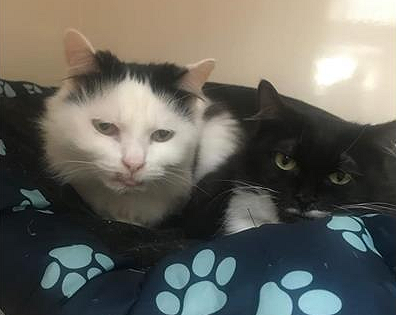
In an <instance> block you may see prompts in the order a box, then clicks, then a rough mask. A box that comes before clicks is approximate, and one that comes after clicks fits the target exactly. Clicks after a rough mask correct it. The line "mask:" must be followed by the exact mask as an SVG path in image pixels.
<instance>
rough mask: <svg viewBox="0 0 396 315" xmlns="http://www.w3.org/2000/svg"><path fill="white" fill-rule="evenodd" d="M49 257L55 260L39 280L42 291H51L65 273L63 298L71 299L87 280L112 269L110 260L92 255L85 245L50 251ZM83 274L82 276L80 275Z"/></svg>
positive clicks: (99, 255)
mask: <svg viewBox="0 0 396 315" xmlns="http://www.w3.org/2000/svg"><path fill="white" fill-rule="evenodd" d="M48 254H49V256H51V257H52V258H55V261H53V262H51V263H50V264H49V265H48V266H47V268H46V269H45V271H44V275H43V278H42V279H41V283H40V284H41V287H42V288H43V289H51V288H53V287H54V286H55V285H56V283H58V281H59V279H60V278H61V274H64V273H65V272H66V275H65V276H64V278H63V280H62V285H61V290H62V294H63V295H64V296H65V297H68V298H69V297H71V296H72V295H73V294H74V293H75V292H76V291H77V290H78V289H80V288H81V287H82V286H83V285H84V284H85V283H86V282H87V280H89V279H92V278H93V277H95V276H97V275H99V274H101V273H102V272H103V271H108V270H111V269H113V268H114V263H113V261H112V259H111V258H110V257H108V256H106V255H104V254H102V253H95V254H93V249H92V248H91V247H89V246H87V245H81V244H80V245H71V246H65V247H58V248H55V249H53V250H51V251H50V252H49V253H48ZM83 272H85V273H84V274H82V273H83Z"/></svg>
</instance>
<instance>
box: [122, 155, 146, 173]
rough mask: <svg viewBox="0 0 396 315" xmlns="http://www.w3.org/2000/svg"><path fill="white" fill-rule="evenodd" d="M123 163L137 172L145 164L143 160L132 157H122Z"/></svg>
mask: <svg viewBox="0 0 396 315" xmlns="http://www.w3.org/2000/svg"><path fill="white" fill-rule="evenodd" d="M122 164H124V166H125V167H126V168H127V169H128V170H129V171H130V172H131V173H134V172H137V171H138V170H140V169H141V168H143V166H144V161H143V160H131V159H126V158H123V159H122Z"/></svg>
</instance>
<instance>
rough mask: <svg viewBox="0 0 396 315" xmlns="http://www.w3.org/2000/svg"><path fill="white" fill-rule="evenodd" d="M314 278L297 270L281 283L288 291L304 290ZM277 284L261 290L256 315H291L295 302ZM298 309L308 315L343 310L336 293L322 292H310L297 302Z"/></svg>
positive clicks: (267, 285) (287, 275)
mask: <svg viewBox="0 0 396 315" xmlns="http://www.w3.org/2000/svg"><path fill="white" fill-rule="evenodd" d="M312 280H313V276H312V274H311V273H309V272H307V271H304V270H295V271H291V272H289V273H288V274H286V275H285V276H284V277H283V278H282V279H281V281H280V284H281V287H283V288H284V289H287V290H297V289H302V288H305V287H307V286H309V285H310V284H311V282H312ZM281 287H280V286H278V285H277V284H276V283H275V282H267V283H265V284H264V285H263V286H262V287H261V289H260V300H259V305H258V308H257V312H256V315H273V314H276V315H291V314H292V312H293V300H292V298H291V297H290V295H289V294H288V293H287V292H285V290H283V289H282V288H281ZM297 306H298V308H299V309H300V310H301V311H302V312H303V313H305V314H307V315H334V314H337V313H338V312H339V311H340V310H341V308H342V302H341V300H340V298H339V297H338V296H337V295H335V294H334V293H332V292H330V291H327V290H322V289H315V290H308V291H306V292H304V293H303V294H302V295H301V296H300V298H299V299H298V302H297Z"/></svg>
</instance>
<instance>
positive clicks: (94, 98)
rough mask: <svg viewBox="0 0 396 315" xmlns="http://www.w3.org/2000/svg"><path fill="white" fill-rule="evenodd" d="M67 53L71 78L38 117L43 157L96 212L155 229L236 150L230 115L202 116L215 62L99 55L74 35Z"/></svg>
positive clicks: (234, 124)
mask: <svg viewBox="0 0 396 315" xmlns="http://www.w3.org/2000/svg"><path fill="white" fill-rule="evenodd" d="M65 52H66V59H67V63H68V66H69V75H70V77H69V78H68V79H67V80H65V81H64V82H63V84H62V86H61V88H60V89H59V90H58V92H57V93H56V94H55V95H54V96H53V97H51V98H50V99H49V100H48V101H47V103H46V111H45V114H44V115H43V117H42V118H41V121H40V123H41V127H42V131H43V138H44V142H45V152H46V159H47V162H48V164H49V167H50V170H51V171H52V172H53V173H54V174H55V175H56V177H58V178H59V179H60V180H61V181H62V182H63V183H70V184H71V185H72V186H73V187H74V188H75V189H76V190H77V191H78V193H79V194H80V195H81V196H82V198H83V199H84V200H85V201H86V202H87V203H88V204H89V205H90V206H91V207H92V209H93V210H94V211H95V212H97V213H98V214H99V215H100V216H102V217H104V218H109V219H113V220H117V221H123V222H127V223H133V224H138V225H144V226H152V225H155V224H158V223H160V222H161V220H163V219H164V218H165V217H166V216H167V215H168V214H170V213H171V212H172V211H173V210H175V209H176V208H177V207H178V206H180V205H182V204H183V203H184V202H185V201H186V200H187V199H188V198H189V195H190V191H191V188H192V187H193V185H194V181H197V180H198V179H200V178H201V177H203V176H204V175H205V174H206V173H207V172H210V171H211V170H212V169H216V168H217V167H218V165H219V164H221V163H222V161H223V160H224V159H226V158H227V156H228V155H230V154H232V153H233V152H234V150H235V148H236V147H237V142H238V137H239V136H238V130H239V129H238V128H239V127H238V124H237V122H236V121H235V120H234V119H233V118H232V116H231V115H230V114H228V113H227V112H219V113H218V114H216V115H211V116H210V117H209V116H208V115H206V114H205V113H206V111H207V110H208V109H209V108H211V103H210V102H209V101H208V100H207V99H206V98H205V97H204V95H203V93H202V91H201V87H202V86H203V84H204V83H205V81H206V79H207V78H208V76H209V74H210V73H211V71H212V70H213V68H214V61H213V60H212V59H207V60H203V61H201V62H199V63H196V64H193V65H189V66H186V67H179V66H176V65H173V64H147V65H145V64H137V63H124V62H122V61H120V60H119V59H118V58H117V57H115V56H114V55H112V54H111V53H110V52H104V51H97V52H95V50H94V49H93V47H92V45H91V44H90V43H89V42H88V40H87V39H86V38H85V37H84V36H83V35H81V34H80V33H78V32H77V31H75V30H69V31H68V32H67V33H66V36H65ZM208 134H210V135H211V136H210V137H209V136H208ZM198 150H199V152H198ZM208 153H209V154H208Z"/></svg>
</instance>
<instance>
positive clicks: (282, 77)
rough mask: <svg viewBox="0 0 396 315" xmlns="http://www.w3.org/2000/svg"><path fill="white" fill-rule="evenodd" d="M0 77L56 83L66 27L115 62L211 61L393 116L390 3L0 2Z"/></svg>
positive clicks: (352, 112)
mask: <svg viewBox="0 0 396 315" xmlns="http://www.w3.org/2000/svg"><path fill="white" fill-rule="evenodd" d="M0 4H1V8H0V11H1V12H0V14H1V15H0V19H1V28H0V31H1V34H0V35H1V42H0V45H1V46H0V58H1V60H0V62H1V64H0V69H1V72H0V75H1V76H2V77H5V78H7V79H26V80H33V81H36V82H38V83H41V84H59V81H60V79H61V78H62V76H63V74H64V62H63V51H62V47H61V40H62V34H63V31H64V29H65V28H67V27H70V26H73V27H75V28H78V29H79V30H80V31H82V32H83V33H84V34H85V35H86V36H87V37H88V38H89V39H90V40H91V42H92V43H93V44H94V46H95V47H97V48H105V49H111V50H113V51H114V52H115V53H117V54H118V55H119V56H120V57H121V58H124V59H127V60H132V59H133V60H138V61H174V62H177V63H180V64H186V63H190V62H194V61H197V60H199V59H202V58H207V57H214V58H216V59H217V60H218V63H217V67H216V69H215V72H214V73H213V75H212V77H211V79H212V80H216V81H221V82H228V83H237V84H244V85H248V86H256V85H257V83H258V81H259V79H260V78H261V77H264V78H267V79H269V80H270V81H271V82H273V83H274V84H275V85H276V86H277V88H278V90H279V91H280V92H281V93H284V94H288V95H291V96H294V97H298V98H301V99H303V100H305V101H308V102H311V103H313V104H315V105H317V106H319V107H322V108H325V109H328V110H330V111H331V112H333V113H336V114H339V115H341V116H343V117H345V118H347V119H352V120H356V121H363V122H380V121H385V120H390V119H392V118H393V119H394V118H396V5H395V2H394V0H321V1H318V0H299V1H295V0H281V1H273V0H244V1H236V0H195V1H192V0H140V1H137V0H96V1H94V0H92V1H87V0H70V1H54V0H34V1H32V0H2V1H1V2H0Z"/></svg>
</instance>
